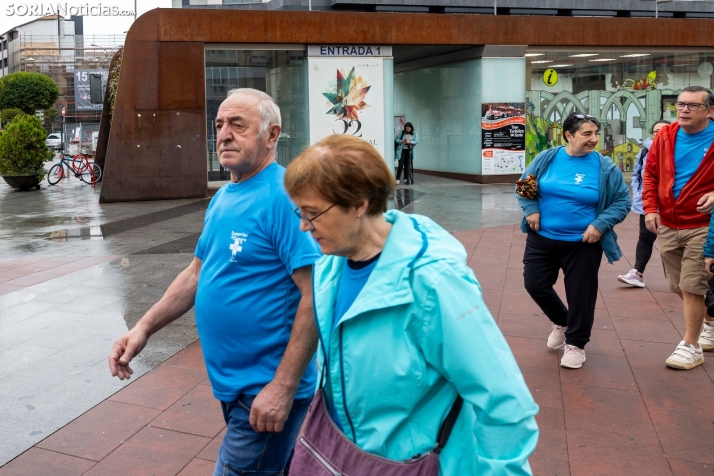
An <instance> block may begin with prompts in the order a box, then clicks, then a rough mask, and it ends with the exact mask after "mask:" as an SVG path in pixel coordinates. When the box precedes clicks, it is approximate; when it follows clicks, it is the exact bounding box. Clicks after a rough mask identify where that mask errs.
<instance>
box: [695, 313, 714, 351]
mask: <svg viewBox="0 0 714 476" xmlns="http://www.w3.org/2000/svg"><path fill="white" fill-rule="evenodd" d="M697 343H698V344H699V345H700V346H701V348H702V350H703V351H704V352H710V351H712V350H714V321H709V322H707V321H704V327H702V333H701V334H699V342H697Z"/></svg>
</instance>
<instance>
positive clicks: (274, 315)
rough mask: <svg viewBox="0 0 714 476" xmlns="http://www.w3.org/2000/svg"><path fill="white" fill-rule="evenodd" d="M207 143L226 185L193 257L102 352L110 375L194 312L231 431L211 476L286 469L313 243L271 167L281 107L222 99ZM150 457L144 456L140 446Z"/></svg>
mask: <svg viewBox="0 0 714 476" xmlns="http://www.w3.org/2000/svg"><path fill="white" fill-rule="evenodd" d="M216 136H217V141H216V146H217V147H216V148H217V151H218V158H219V161H220V163H221V165H222V166H223V167H225V168H226V169H228V170H230V172H231V175H232V181H231V183H229V184H227V185H224V186H223V187H222V188H221V189H220V190H219V191H218V193H216V195H215V197H214V198H213V200H211V204H210V205H209V207H208V209H207V210H206V217H205V220H204V226H203V231H202V233H201V237H200V238H199V240H198V244H197V246H196V251H195V257H194V259H193V261H192V262H191V264H190V265H189V266H188V268H186V270H184V271H183V272H182V273H181V274H179V275H178V277H177V278H176V279H175V280H174V282H173V283H172V284H171V285H170V286H169V288H168V290H167V291H166V293H165V294H164V296H163V297H162V298H161V300H160V301H159V302H158V303H156V304H155V305H154V306H153V307H152V308H151V309H150V310H149V311H148V312H147V313H146V314H145V315H144V316H143V317H142V318H141V320H140V321H139V322H138V323H137V324H136V325H135V326H134V328H132V329H131V330H130V331H129V332H128V333H126V334H125V335H124V336H122V337H121V338H120V339H119V340H118V341H117V342H116V343H115V344H114V347H113V349H112V351H111V353H110V356H109V367H110V369H111V373H112V375H113V376H117V377H119V379H121V380H123V379H126V378H130V377H131V374H132V373H133V371H132V369H131V367H130V366H129V363H130V362H131V360H132V359H133V358H134V357H136V356H137V355H138V354H139V352H141V351H142V349H143V348H144V346H145V345H146V343H147V341H148V339H149V337H150V336H151V335H152V334H154V333H156V332H157V331H159V330H160V329H161V328H162V327H164V326H166V325H168V324H169V323H171V322H172V321H173V320H175V319H177V318H179V317H180V316H182V315H183V314H184V313H186V312H187V311H189V310H190V309H191V308H192V307H193V306H194V304H195V306H196V326H197V328H198V334H199V336H200V338H201V348H202V349H203V355H204V359H205V361H206V369H207V370H208V377H209V379H210V381H211V386H212V387H213V394H214V396H215V397H216V398H217V399H218V400H219V401H220V403H221V407H222V409H223V416H224V418H225V421H226V425H227V427H228V431H227V433H226V436H225V438H224V439H223V445H222V446H221V449H220V452H219V455H218V462H217V463H216V468H215V473H214V474H215V475H224V474H256V475H257V474H264V475H277V474H286V473H287V468H288V467H289V464H290V458H291V457H292V452H293V448H294V445H295V439H296V438H297V434H298V432H299V430H300V427H301V425H302V422H303V420H304V418H305V415H306V414H307V410H308V407H309V405H310V403H311V401H312V396H313V393H314V391H315V385H316V369H315V365H314V363H313V358H314V355H315V351H316V349H317V330H316V327H315V321H314V319H313V307H312V285H311V267H312V264H313V263H315V262H316V261H317V260H318V259H319V258H320V256H321V255H320V252H319V250H318V249H317V245H316V244H315V243H314V241H313V240H311V239H310V238H309V237H307V236H306V235H305V234H303V233H301V232H300V220H299V218H298V217H296V216H295V214H294V213H293V205H292V202H291V201H290V199H289V197H288V195H287V193H286V192H285V188H284V185H283V177H284V175H285V169H284V168H283V167H281V166H280V165H278V164H277V163H276V162H275V147H276V145H277V142H278V137H279V136H280V110H279V109H278V106H277V105H276V104H275V102H273V100H272V98H271V97H270V96H268V95H267V94H265V93H263V92H261V91H257V90H255V89H236V90H233V91H230V92H229V93H228V98H227V99H226V100H225V101H223V103H222V104H221V106H220V108H219V109H218V115H217V117H216ZM147 451H148V450H147Z"/></svg>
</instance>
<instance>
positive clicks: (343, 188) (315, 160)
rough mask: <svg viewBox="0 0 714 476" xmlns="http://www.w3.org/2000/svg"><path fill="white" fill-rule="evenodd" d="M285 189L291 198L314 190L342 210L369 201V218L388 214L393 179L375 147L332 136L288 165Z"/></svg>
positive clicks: (350, 138)
mask: <svg viewBox="0 0 714 476" xmlns="http://www.w3.org/2000/svg"><path fill="white" fill-rule="evenodd" d="M285 189H286V190H287V191H288V193H289V194H290V196H292V197H298V196H300V194H301V193H303V192H304V191H306V190H312V191H315V192H317V193H318V194H320V195H321V196H322V197H323V198H324V199H325V200H327V201H329V202H332V203H335V204H337V205H338V206H340V207H343V208H348V207H352V206H355V205H357V204H358V203H359V202H360V201H361V200H365V199H367V200H368V201H369V205H368V207H367V215H377V214H379V213H383V212H386V211H387V201H388V200H389V197H390V196H391V195H392V191H393V190H394V178H393V177H392V173H391V172H390V171H389V168H388V167H387V164H386V163H385V162H384V159H383V158H382V156H381V155H379V152H377V149H375V148H374V146H373V145H372V144H370V143H369V142H367V141H365V140H362V139H358V138H357V137H352V136H345V135H340V134H333V135H331V136H328V137H326V138H324V139H322V140H321V141H320V142H318V143H317V144H315V145H313V146H310V147H308V148H307V149H305V150H304V151H303V152H302V153H301V154H300V155H298V156H297V157H296V158H295V160H293V161H292V162H291V163H290V165H288V169H287V172H286V173H285Z"/></svg>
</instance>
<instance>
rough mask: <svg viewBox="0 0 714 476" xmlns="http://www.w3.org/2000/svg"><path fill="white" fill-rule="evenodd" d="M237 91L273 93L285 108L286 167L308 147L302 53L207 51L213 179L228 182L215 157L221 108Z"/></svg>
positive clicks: (280, 155)
mask: <svg viewBox="0 0 714 476" xmlns="http://www.w3.org/2000/svg"><path fill="white" fill-rule="evenodd" d="M235 88H254V89H258V90H260V91H264V92H266V93H268V94H269V95H270V96H272V97H273V99H275V101H276V102H277V104H278V106H279V107H280V112H281V118H282V133H281V134H280V140H279V141H278V147H277V154H276V155H277V157H276V158H277V161H278V163H280V164H281V165H287V164H288V163H289V162H290V161H291V160H292V159H294V158H295V157H296V156H297V155H298V154H299V153H300V152H302V151H303V150H304V149H305V147H307V145H308V143H309V137H310V134H309V132H310V131H309V127H308V101H307V99H308V97H307V94H308V87H307V59H306V57H305V52H304V51H303V50H282V51H276V50H206V122H207V123H206V132H207V136H206V139H207V140H206V143H207V149H208V150H207V154H208V180H229V179H230V174H229V172H228V171H227V170H224V169H223V167H221V165H220V163H219V162H218V156H217V155H216V128H215V118H216V114H217V113H218V107H219V106H220V105H221V102H223V100H224V99H225V98H226V97H227V95H228V91H230V90H231V89H235Z"/></svg>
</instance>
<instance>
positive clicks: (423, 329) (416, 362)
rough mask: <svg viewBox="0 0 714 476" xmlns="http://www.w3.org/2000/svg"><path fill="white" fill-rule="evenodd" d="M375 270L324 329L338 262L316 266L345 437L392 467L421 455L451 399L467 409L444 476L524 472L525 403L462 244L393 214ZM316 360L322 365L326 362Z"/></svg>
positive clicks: (323, 334) (318, 309) (321, 354)
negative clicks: (349, 304) (343, 311)
mask: <svg viewBox="0 0 714 476" xmlns="http://www.w3.org/2000/svg"><path fill="white" fill-rule="evenodd" d="M385 217H386V219H387V221H388V222H390V223H392V225H393V227H392V230H391V232H390V234H389V237H388V239H387V242H386V244H385V246H384V250H383V251H382V255H381V256H380V258H379V260H378V262H377V264H376V267H375V269H374V270H373V271H372V274H371V275H370V277H369V280H368V281H367V284H366V285H365V287H364V288H363V289H362V292H361V293H360V294H359V296H358V297H357V299H356V300H355V302H354V304H353V305H352V307H350V309H349V310H348V311H347V313H346V314H345V315H344V316H343V317H342V318H341V319H340V321H339V322H338V323H337V326H336V327H335V329H334V330H333V329H332V324H333V317H334V309H335V297H336V293H337V284H338V282H339V278H340V273H341V271H342V267H343V266H345V258H343V257H337V256H324V257H323V258H322V259H320V261H318V262H317V263H316V264H315V267H314V275H313V286H314V287H313V290H314V291H313V292H314V306H315V315H316V319H317V325H318V330H319V334H320V350H319V351H318V359H319V360H318V362H319V366H320V368H323V369H324V368H327V369H328V370H329V372H327V374H324V375H321V377H320V379H319V380H318V381H322V380H323V377H324V379H325V381H326V385H325V393H326V395H327V398H328V402H332V401H334V402H335V407H336V409H337V414H338V417H339V419H340V423H341V424H342V428H343V429H344V432H345V434H346V435H347V436H348V437H349V438H350V439H351V440H352V441H353V442H355V443H356V444H357V445H358V446H359V447H360V448H362V449H363V450H365V451H367V452H369V453H372V454H375V455H379V456H382V457H386V458H389V459H394V460H401V461H404V460H407V459H409V458H412V457H414V456H415V455H417V454H423V453H425V452H427V451H430V450H431V449H432V448H433V447H434V445H435V443H436V436H437V431H438V429H439V427H440V426H441V423H442V422H443V421H444V419H445V418H446V415H447V413H448V412H449V410H450V408H451V406H452V405H453V403H454V401H455V399H456V396H457V392H458V394H460V395H461V396H462V397H463V398H464V406H463V408H462V410H461V413H460V415H459V418H458V420H457V422H456V425H455V427H454V430H453V433H452V434H451V438H450V439H449V441H448V443H447V445H446V448H445V449H444V450H443V452H442V453H441V459H440V462H441V470H440V474H441V475H442V476H447V475H449V476H450V475H454V476H456V475H458V476H466V475H469V476H475V475H530V474H531V470H530V466H529V464H528V457H529V455H530V454H531V453H532V452H533V450H534V449H535V447H536V442H537V440H538V427H537V426H536V422H535V418H534V415H535V414H536V413H537V412H538V406H537V405H536V404H535V402H534V401H533V398H532V397H531V394H530V392H529V391H528V388H527V387H526V384H525V382H524V380H523V376H522V375H521V372H520V370H519V369H518V365H517V364H516V361H515V359H514V357H513V354H512V353H511V350H510V348H509V347H508V344H507V343H506V340H505V339H504V337H503V335H502V334H501V331H500V330H499V329H498V327H497V326H496V323H495V322H494V320H493V318H492V317H491V314H490V313H489V311H488V309H487V308H486V305H485V304H484V301H483V297H482V295H481V288H480V286H479V284H478V282H477V281H476V278H475V276H474V274H473V272H472V271H471V270H470V269H469V268H468V267H467V266H466V252H465V250H464V247H463V246H462V245H461V243H459V242H458V241H457V240H456V239H455V238H454V237H453V236H451V235H450V234H449V233H447V232H446V231H445V230H444V229H442V228H441V227H440V226H438V225H437V224H436V223H434V222H433V221H431V220H430V219H428V218H426V217H422V216H418V215H406V214H404V213H402V212H399V211H396V210H392V211H389V212H387V213H386V214H385ZM323 364H324V365H325V367H323Z"/></svg>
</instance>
